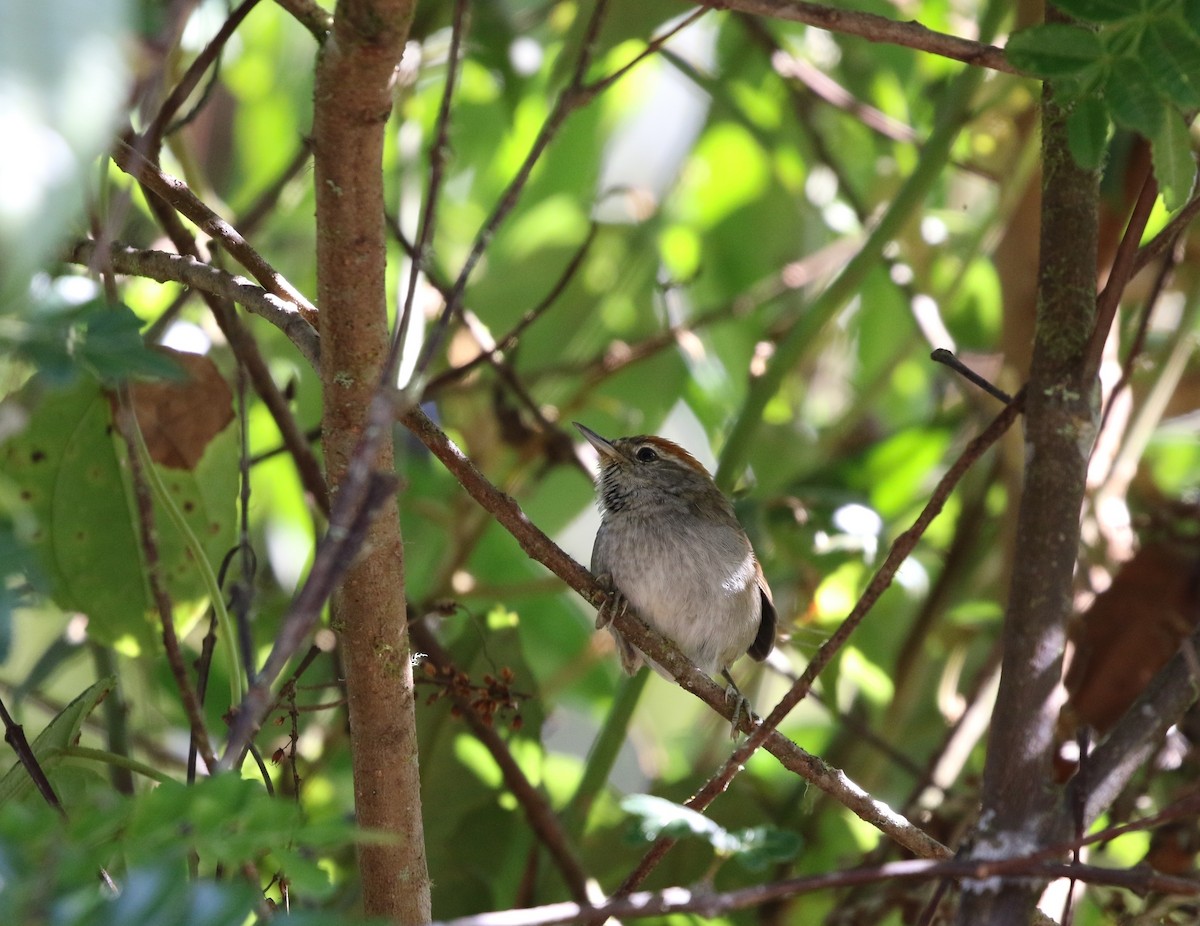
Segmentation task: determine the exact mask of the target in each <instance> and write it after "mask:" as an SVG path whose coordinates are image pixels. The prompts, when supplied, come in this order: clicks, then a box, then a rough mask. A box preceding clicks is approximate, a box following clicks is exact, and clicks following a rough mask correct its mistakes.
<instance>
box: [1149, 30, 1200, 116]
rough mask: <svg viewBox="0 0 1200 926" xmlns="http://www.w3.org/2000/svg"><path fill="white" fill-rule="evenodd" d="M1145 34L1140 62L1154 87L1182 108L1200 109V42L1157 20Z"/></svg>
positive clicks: (1184, 31)
mask: <svg viewBox="0 0 1200 926" xmlns="http://www.w3.org/2000/svg"><path fill="white" fill-rule="evenodd" d="M1146 34H1147V42H1148V46H1149V47H1148V49H1147V50H1148V52H1149V54H1144V55H1142V56H1141V60H1142V61H1143V62H1145V64H1146V67H1147V68H1148V69H1149V71H1150V76H1151V77H1152V78H1153V80H1154V83H1155V86H1157V87H1158V89H1159V90H1161V91H1162V92H1163V93H1165V94H1166V95H1167V97H1168V98H1169V99H1170V100H1171V102H1172V103H1174V104H1175V105H1177V106H1179V107H1181V108H1184V109H1189V108H1194V107H1196V106H1200V38H1197V37H1196V36H1195V35H1193V34H1192V33H1191V32H1190V31H1188V30H1187V29H1185V28H1183V24H1182V23H1180V22H1178V21H1175V20H1155V21H1154V22H1152V23H1151V24H1150V27H1149V30H1148V31H1147V33H1146Z"/></svg>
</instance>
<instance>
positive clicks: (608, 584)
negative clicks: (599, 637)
mask: <svg viewBox="0 0 1200 926" xmlns="http://www.w3.org/2000/svg"><path fill="white" fill-rule="evenodd" d="M596 584H597V585H599V586H600V587H601V588H603V589H604V593H605V594H604V598H603V599H601V601H600V606H599V607H598V608H597V609H596V629H597V630H603V629H604V628H605V627H607V626H608V625H609V624H611V623H612V622H613V618H614V617H616V616H617V615H619V614H621V615H623V614H624V613H625V612H626V611H628V610H629V599H628V598H626V597H625V596H624V595H622V594H621V590H620V589H619V588H617V586H616V584H615V583H614V582H613V577H612V575H611V574H610V573H607V572H605V573H602V574H601V575H598V576H596Z"/></svg>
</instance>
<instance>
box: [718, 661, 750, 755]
mask: <svg viewBox="0 0 1200 926" xmlns="http://www.w3.org/2000/svg"><path fill="white" fill-rule="evenodd" d="M721 675H722V676H724V678H725V681H726V682H728V685H726V687H725V700H726V701H732V702H733V719H732V720H731V721H730V727H729V738H730V739H737V735H738V724H739V723H740V722H741V719H742V715H743V714H745V716H746V717H747V718H748V719H749V720H750V722H751V723H754V722H755V720H757V719H758V718H756V717H755V716H754V711H753V710H751V707H750V699H749V698H747V697H746V696H745V695H744V694H742V690H741V689H740V688H738V686H737V682H735V681H734V680H733V676H732V675H730V674H729V670H728V669H722V670H721Z"/></svg>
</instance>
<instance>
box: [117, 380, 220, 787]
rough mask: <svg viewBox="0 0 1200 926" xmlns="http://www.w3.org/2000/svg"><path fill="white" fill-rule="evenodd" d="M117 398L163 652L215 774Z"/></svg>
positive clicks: (124, 411) (126, 411)
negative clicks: (180, 646)
mask: <svg viewBox="0 0 1200 926" xmlns="http://www.w3.org/2000/svg"><path fill="white" fill-rule="evenodd" d="M114 398H115V401H114V403H113V404H114V408H113V424H114V425H115V426H116V429H117V433H118V434H119V435H120V436H121V440H122V441H123V442H124V444H125V450H126V455H127V457H128V463H129V477H130V482H132V484H133V498H134V503H135V506H136V508H137V516H138V540H139V543H140V544H141V548H142V559H143V560H144V566H145V568H146V583H147V584H148V585H149V587H150V597H151V599H152V600H153V602H154V607H155V608H156V609H157V611H158V619H159V624H160V625H161V627H162V639H163V649H164V650H165V651H166V654H167V665H169V666H170V668H171V674H172V675H173V676H174V677H175V685H176V687H178V689H179V697H180V700H181V701H182V702H183V710H184V713H185V715H186V716H187V719H188V725H189V726H190V728H191V732H192V742H194V743H195V744H196V748H197V749H198V750H199V751H200V757H201V758H202V759H204V765H205V768H207V769H208V770H209V771H210V772H211V771H212V770H213V769H215V768H216V765H217V760H216V756H215V755H214V754H213V748H212V744H211V742H210V741H209V738H208V728H207V727H206V726H205V724H204V712H203V710H202V709H201V707H200V699H199V698H198V697H197V696H196V689H195V688H194V687H192V681H191V679H190V678H188V672H187V667H186V665H185V664H184V661H183V652H182V651H181V650H180V648H179V636H178V635H177V634H176V633H175V609H174V608H173V607H172V605H171V598H170V595H168V594H167V588H166V586H165V585H164V584H163V574H162V569H161V567H160V565H159V559H158V540H157V536H158V531H157V528H156V527H155V524H154V501H153V498H152V497H151V492H150V485H149V482H148V481H147V477H146V472H145V469H144V468H143V466H142V456H141V454H140V453H139V452H138V446H139V435H138V433H137V428H138V423H137V419H136V418H135V417H134V413H133V407H132V406H131V405H130V402H129V391H128V388H127V387H125V386H121V387H119V388H118V389H117V394H116V396H115V397H114Z"/></svg>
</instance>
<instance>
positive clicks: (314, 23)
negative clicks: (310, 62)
mask: <svg viewBox="0 0 1200 926" xmlns="http://www.w3.org/2000/svg"><path fill="white" fill-rule="evenodd" d="M275 3H276V4H278V5H279V6H281V7H282V8H283V9H285V10H287V11H288V12H289V13H291V14H292V16H293V17H295V19H296V22H298V23H300V25H302V26H303V27H304V28H305V29H307V30H308V31H309V32H311V33H312V37H313V38H314V39H316V40H317V44H323V43H324V42H325V39H326V38H328V37H329V33H330V32H332V31H333V14H332V13H330V12H329V11H328V10H327V9H325V8H324V7H323V6H321V5H320V4H319V3H317V2H316V0H275Z"/></svg>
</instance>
